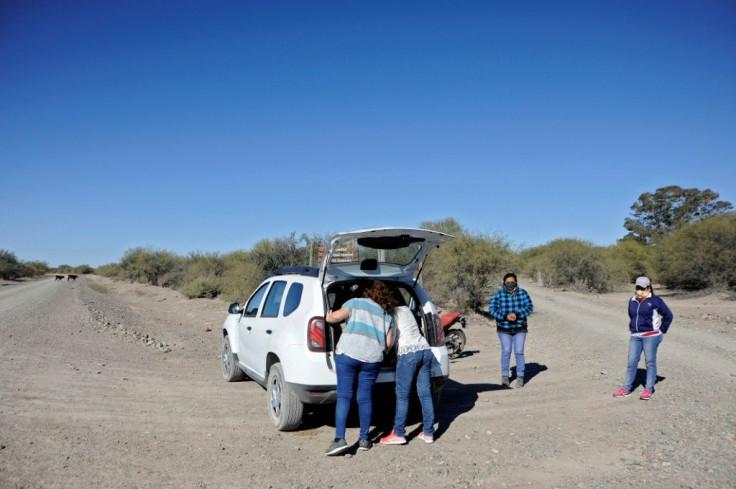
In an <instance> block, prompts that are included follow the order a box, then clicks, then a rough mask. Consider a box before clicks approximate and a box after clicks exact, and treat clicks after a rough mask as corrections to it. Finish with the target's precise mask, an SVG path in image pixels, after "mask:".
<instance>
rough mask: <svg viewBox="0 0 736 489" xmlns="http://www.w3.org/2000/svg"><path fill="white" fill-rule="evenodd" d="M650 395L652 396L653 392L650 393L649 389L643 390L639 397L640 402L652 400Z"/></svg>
mask: <svg viewBox="0 0 736 489" xmlns="http://www.w3.org/2000/svg"><path fill="white" fill-rule="evenodd" d="M652 394H654V392H652V391H650V390H649V389H644V390H643V391H642V393H641V395H640V396H639V399H641V400H642V401H648V400H649V399H651V398H652Z"/></svg>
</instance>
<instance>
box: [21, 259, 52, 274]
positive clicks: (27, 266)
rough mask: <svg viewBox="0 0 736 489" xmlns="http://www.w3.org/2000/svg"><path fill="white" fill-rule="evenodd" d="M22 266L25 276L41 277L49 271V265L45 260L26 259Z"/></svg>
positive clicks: (22, 272)
mask: <svg viewBox="0 0 736 489" xmlns="http://www.w3.org/2000/svg"><path fill="white" fill-rule="evenodd" d="M20 267H21V272H20V273H21V276H23V277H40V276H42V275H46V274H47V273H49V265H48V263H46V262H45V261H24V262H21V263H20Z"/></svg>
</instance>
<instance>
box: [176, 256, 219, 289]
mask: <svg viewBox="0 0 736 489" xmlns="http://www.w3.org/2000/svg"><path fill="white" fill-rule="evenodd" d="M224 269H225V263H224V261H223V259H222V257H221V256H220V255H219V254H218V253H209V254H208V253H200V252H192V253H190V254H189V257H187V258H186V259H185V260H184V270H185V272H184V278H183V281H182V283H181V284H180V285H179V290H180V291H181V292H182V293H183V294H184V295H186V296H187V297H189V298H190V299H191V298H195V297H217V296H218V295H219V294H220V292H221V291H222V278H221V277H222V273H223V271H224Z"/></svg>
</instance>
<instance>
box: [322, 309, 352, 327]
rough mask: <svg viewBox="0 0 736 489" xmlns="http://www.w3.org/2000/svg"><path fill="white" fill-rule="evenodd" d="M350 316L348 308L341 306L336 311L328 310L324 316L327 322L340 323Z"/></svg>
mask: <svg viewBox="0 0 736 489" xmlns="http://www.w3.org/2000/svg"><path fill="white" fill-rule="evenodd" d="M348 317H350V310H349V309H348V308H347V307H345V306H343V307H341V308H340V309H338V310H336V311H328V312H327V315H326V316H325V321H327V322H328V323H333V324H334V323H341V322H343V321H345V320H346V319H347V318H348Z"/></svg>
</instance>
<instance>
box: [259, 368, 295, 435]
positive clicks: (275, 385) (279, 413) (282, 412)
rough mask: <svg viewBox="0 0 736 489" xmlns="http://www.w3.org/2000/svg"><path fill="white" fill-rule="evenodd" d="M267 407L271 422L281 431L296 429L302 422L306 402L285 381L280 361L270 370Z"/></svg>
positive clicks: (267, 385) (267, 386)
mask: <svg viewBox="0 0 736 489" xmlns="http://www.w3.org/2000/svg"><path fill="white" fill-rule="evenodd" d="M266 409H267V410H268V417H269V418H270V419H271V423H272V424H273V425H274V427H275V428H276V429H277V430H279V431H291V430H295V429H296V428H298V427H299V425H300V424H301V423H302V415H303V414H304V404H302V402H301V401H300V400H299V399H298V398H297V397H296V395H294V392H293V391H292V390H291V387H289V384H287V383H286V382H285V381H284V372H283V370H282V369H281V364H280V363H274V364H273V365H271V369H270V370H269V371H268V383H267V384H266Z"/></svg>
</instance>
